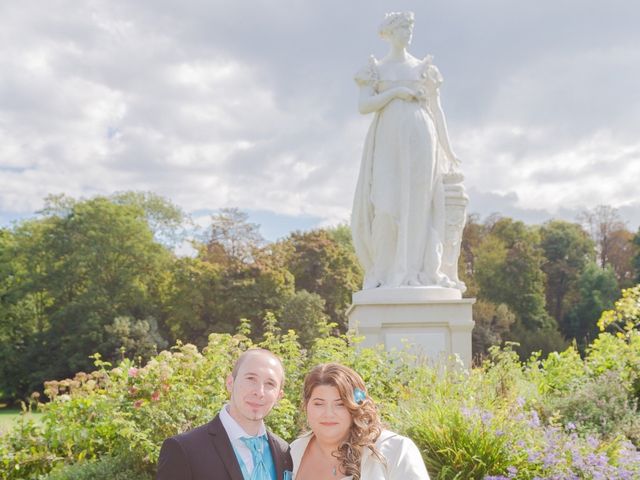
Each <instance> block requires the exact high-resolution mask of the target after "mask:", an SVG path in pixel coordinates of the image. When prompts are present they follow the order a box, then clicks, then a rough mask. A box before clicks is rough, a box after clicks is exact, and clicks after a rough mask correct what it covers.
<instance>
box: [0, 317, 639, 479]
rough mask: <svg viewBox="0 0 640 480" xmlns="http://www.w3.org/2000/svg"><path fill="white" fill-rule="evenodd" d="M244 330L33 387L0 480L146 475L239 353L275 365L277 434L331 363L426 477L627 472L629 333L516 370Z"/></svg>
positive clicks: (505, 357) (515, 362)
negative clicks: (367, 397) (36, 394)
mask: <svg viewBox="0 0 640 480" xmlns="http://www.w3.org/2000/svg"><path fill="white" fill-rule="evenodd" d="M250 330H251V327H250V323H249V322H246V321H245V322H242V323H241V331H242V333H237V334H236V335H233V336H232V335H229V334H212V335H210V337H209V342H208V345H207V346H206V347H205V348H204V349H203V350H202V351H201V352H199V351H198V350H197V348H195V347H194V346H192V345H180V344H179V345H176V346H175V347H174V348H173V349H172V350H171V351H164V352H161V353H160V354H159V355H157V356H155V357H154V358H152V359H151V360H150V361H149V362H148V363H147V364H146V365H144V366H136V365H134V364H133V363H132V362H131V361H130V360H125V361H123V362H121V363H120V364H118V365H117V366H116V367H115V368H114V367H112V366H111V365H110V364H109V363H108V362H104V361H103V360H101V358H100V356H99V355H97V356H95V362H96V366H97V367H98V369H97V370H96V371H94V372H92V373H89V374H86V373H79V374H77V375H76V376H75V377H74V378H72V379H67V380H63V381H51V382H47V384H46V394H47V395H48V396H49V398H50V400H51V401H50V402H49V403H47V404H40V405H39V408H40V409H41V410H42V416H41V417H40V421H39V422H38V423H35V422H33V421H31V420H28V419H26V418H25V419H21V420H20V421H19V422H18V423H17V424H16V427H15V428H14V429H13V430H12V431H11V432H8V433H6V434H5V435H3V436H2V437H0V472H1V475H0V479H2V480H14V479H26V478H41V479H43V480H44V479H46V480H57V479H58V478H71V479H73V478H77V479H84V478H95V479H100V478H125V476H128V478H141V479H144V478H152V475H153V471H154V468H155V462H156V460H157V456H158V453H159V448H160V444H161V442H162V440H163V439H164V438H166V437H168V436H171V435H174V434H176V433H179V432H182V431H185V430H188V429H191V428H193V427H195V426H198V425H200V424H204V423H206V422H208V421H209V420H210V419H211V418H212V417H213V416H214V415H215V414H216V413H217V412H218V410H219V409H220V408H221V406H222V405H223V404H224V403H225V401H226V399H227V392H226V388H225V378H226V376H227V375H228V373H229V372H230V370H231V367H232V365H233V362H234V361H235V359H236V358H237V357H238V355H239V354H240V353H241V352H242V351H244V350H246V349H247V348H251V347H253V346H260V347H264V348H268V349H270V350H272V351H274V352H275V353H277V354H278V355H280V356H281V358H283V361H284V366H285V371H286V378H287V379H286V382H285V398H284V399H283V401H281V402H280V403H279V404H278V405H277V406H276V408H274V410H273V412H272V413H271V414H270V415H269V417H268V424H269V426H270V428H272V429H273V430H274V431H275V432H276V433H278V434H279V435H281V436H283V437H284V438H285V439H287V440H292V439H293V438H295V437H296V436H297V435H298V433H299V432H300V429H301V428H302V426H303V423H304V418H303V416H302V415H300V413H299V411H300V410H299V408H300V394H301V387H302V381H303V378H304V373H305V372H306V371H308V370H309V369H310V368H311V367H312V366H314V365H316V364H317V363H321V362H326V361H339V362H341V363H344V364H345V365H349V366H351V367H353V368H354V369H356V370H357V371H358V372H360V373H361V375H362V376H363V378H364V380H365V383H366V384H367V388H368V390H369V393H370V394H371V396H372V397H373V398H374V399H375V400H376V402H377V404H378V405H379V408H380V412H381V414H382V416H383V418H384V420H385V422H386V423H387V424H388V425H389V427H390V428H391V429H392V430H395V431H398V432H399V433H403V434H405V435H408V436H410V437H411V438H412V439H413V440H414V441H415V442H416V444H417V445H418V447H419V448H420V450H421V452H422V454H423V457H424V459H425V462H426V464H427V465H428V468H429V470H430V473H431V476H432V477H433V478H434V479H460V480H461V479H483V478H486V479H491V478H494V479H499V478H518V479H528V480H533V479H535V478H574V477H572V476H571V475H573V476H575V478H618V476H620V477H621V478H624V477H622V473H620V472H622V470H621V469H622V468H623V467H624V469H626V470H625V471H626V472H630V473H629V475H630V477H628V478H633V475H636V474H640V454H638V452H635V453H634V449H633V447H631V446H630V444H629V443H625V440H624V439H625V437H626V438H628V439H631V440H633V441H637V440H638V438H637V436H636V435H637V424H638V422H637V419H638V418H640V416H639V415H638V412H637V410H635V409H636V405H637V403H636V400H634V397H633V393H632V392H633V382H634V379H636V378H637V376H635V375H636V373H634V372H636V370H635V368H637V366H638V364H639V362H638V355H639V354H638V351H640V349H638V348H636V349H635V351H632V345H631V344H630V342H631V339H635V338H636V337H635V336H633V337H626V336H624V335H620V336H615V335H611V334H609V333H603V334H601V336H600V338H599V339H598V340H599V343H595V344H594V345H593V347H592V348H591V349H589V350H588V354H587V357H586V358H584V359H582V358H581V357H580V356H579V355H578V353H577V351H576V349H575V348H570V349H568V350H566V351H564V352H561V353H558V354H554V355H550V356H549V357H547V358H546V359H544V360H540V359H539V357H537V356H534V357H532V358H531V359H530V360H529V361H527V362H525V363H521V362H520V360H519V359H518V355H517V354H516V353H515V352H514V351H513V350H512V348H511V347H510V346H509V345H507V347H506V348H504V349H500V348H497V347H492V348H491V349H490V351H489V355H488V357H487V358H486V359H485V361H484V362H483V364H482V365H481V366H480V367H477V368H474V369H473V370H466V369H464V368H462V367H461V366H460V365H459V364H457V363H456V362H455V361H453V360H452V361H449V362H448V363H446V362H445V363H436V364H424V363H421V362H420V361H419V360H418V359H417V358H416V357H413V356H411V355H409V354H408V353H406V352H391V353H390V352H385V351H384V350H383V349H382V348H381V347H379V348H375V349H368V348H363V349H358V348H357V344H358V339H356V338H352V337H348V336H339V337H332V336H325V337H321V338H318V339H316V341H315V342H314V343H313V344H312V345H311V346H310V348H309V349H308V350H305V349H301V348H300V345H299V343H298V338H297V334H296V333H295V332H294V331H292V330H289V331H288V332H286V333H282V331H281V329H280V326H279V323H278V321H277V319H276V317H275V316H273V315H271V314H270V315H267V316H266V317H265V318H264V320H263V325H262V331H263V332H264V336H263V339H262V340H261V341H260V342H258V343H254V342H253V341H252V340H251V339H250V337H249V336H248V335H250V334H251V331H250ZM634 341H635V340H634ZM633 347H637V345H635V344H634V345H633ZM620 355H622V358H623V360H622V361H621V360H620V359H619V356H620ZM634 355H635V356H634ZM585 406H586V407H585ZM589 459H597V462H595V461H594V462H592V463H589V462H591V460H589Z"/></svg>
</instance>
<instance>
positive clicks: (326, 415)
mask: <svg viewBox="0 0 640 480" xmlns="http://www.w3.org/2000/svg"><path fill="white" fill-rule="evenodd" d="M307 421H308V422H309V426H310V427H311V430H313V433H314V434H315V435H316V437H318V439H319V440H320V441H324V442H332V443H339V442H342V441H344V440H346V439H347V437H348V436H349V429H350V428H351V423H352V418H351V413H349V410H347V407H345V405H344V403H343V401H342V398H340V394H339V393H338V389H337V388H336V387H333V386H331V385H318V386H317V387H315V388H314V389H313V391H312V392H311V397H310V398H309V401H308V402H307Z"/></svg>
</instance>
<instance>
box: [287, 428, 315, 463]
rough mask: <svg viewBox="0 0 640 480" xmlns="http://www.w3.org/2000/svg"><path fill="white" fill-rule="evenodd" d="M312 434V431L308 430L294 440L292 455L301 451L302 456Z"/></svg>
mask: <svg viewBox="0 0 640 480" xmlns="http://www.w3.org/2000/svg"><path fill="white" fill-rule="evenodd" d="M312 435H313V433H312V432H307V433H305V434H303V435H300V436H299V437H298V438H296V439H295V440H294V441H293V442H291V455H294V452H295V453H299V454H300V457H302V454H303V453H304V451H305V449H306V448H307V445H309V441H310V440H311V437H312Z"/></svg>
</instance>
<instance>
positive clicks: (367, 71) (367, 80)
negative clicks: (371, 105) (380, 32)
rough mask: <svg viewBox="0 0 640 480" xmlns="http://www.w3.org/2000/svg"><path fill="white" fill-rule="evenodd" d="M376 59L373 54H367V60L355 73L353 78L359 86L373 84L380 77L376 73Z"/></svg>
mask: <svg viewBox="0 0 640 480" xmlns="http://www.w3.org/2000/svg"><path fill="white" fill-rule="evenodd" d="M379 63H380V62H378V59H377V58H376V57H374V56H373V55H370V56H369V61H368V62H367V64H366V65H364V66H363V67H361V68H360V69H359V70H358V71H357V72H356V74H355V76H354V78H353V79H354V80H355V82H356V83H357V84H358V85H360V86H365V85H373V84H374V83H375V82H377V81H378V80H379V79H380V75H379V73H378V64H379Z"/></svg>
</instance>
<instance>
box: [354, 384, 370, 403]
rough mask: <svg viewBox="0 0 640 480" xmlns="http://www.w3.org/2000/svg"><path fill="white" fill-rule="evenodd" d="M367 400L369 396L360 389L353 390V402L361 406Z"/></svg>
mask: <svg viewBox="0 0 640 480" xmlns="http://www.w3.org/2000/svg"><path fill="white" fill-rule="evenodd" d="M366 398H367V394H366V393H364V391H363V390H361V389H359V388H358V387H356V388H354V389H353V400H354V401H355V402H356V403H357V404H358V405H360V404H361V403H362V402H364V400H365V399H366Z"/></svg>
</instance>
